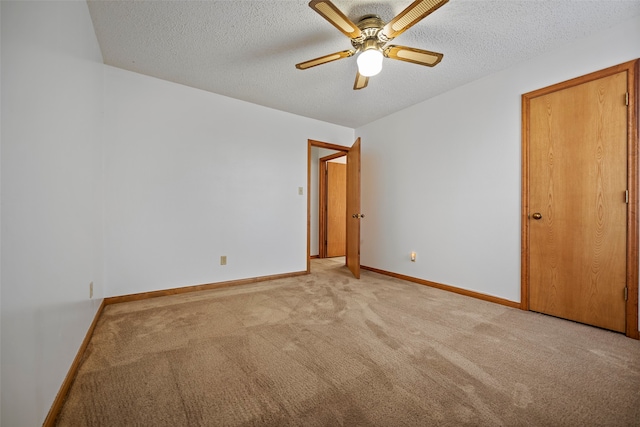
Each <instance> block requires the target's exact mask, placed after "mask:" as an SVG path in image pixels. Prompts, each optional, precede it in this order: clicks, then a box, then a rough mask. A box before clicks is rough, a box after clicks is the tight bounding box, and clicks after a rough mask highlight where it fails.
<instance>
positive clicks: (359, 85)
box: [353, 73, 369, 90]
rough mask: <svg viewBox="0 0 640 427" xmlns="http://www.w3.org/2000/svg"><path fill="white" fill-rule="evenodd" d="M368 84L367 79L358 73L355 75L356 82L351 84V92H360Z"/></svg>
mask: <svg viewBox="0 0 640 427" xmlns="http://www.w3.org/2000/svg"><path fill="white" fill-rule="evenodd" d="M367 84H369V77H365V76H363V75H362V74H360V73H356V81H355V83H354V84H353V90H360V89H364V88H365V87H367Z"/></svg>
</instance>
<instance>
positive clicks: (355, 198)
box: [347, 138, 362, 279]
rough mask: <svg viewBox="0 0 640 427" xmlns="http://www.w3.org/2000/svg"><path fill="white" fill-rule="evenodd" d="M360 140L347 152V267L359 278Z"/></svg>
mask: <svg viewBox="0 0 640 427" xmlns="http://www.w3.org/2000/svg"><path fill="white" fill-rule="evenodd" d="M361 217H362V216H361V213H360V138H358V139H357V140H356V142H355V143H354V144H353V146H352V147H351V148H350V149H349V151H348V152H347V267H349V270H351V272H352V273H353V275H354V276H355V277H356V278H357V279H359V278H360V219H361Z"/></svg>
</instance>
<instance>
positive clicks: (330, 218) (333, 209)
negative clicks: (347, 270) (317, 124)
mask: <svg viewBox="0 0 640 427" xmlns="http://www.w3.org/2000/svg"><path fill="white" fill-rule="evenodd" d="M326 165H327V173H326V178H327V184H326V187H325V188H326V190H327V191H326V196H327V201H326V207H327V223H326V240H325V241H326V245H327V247H326V256H327V257H338V256H345V254H346V249H347V242H346V239H347V165H346V164H344V163H336V162H327V163H326Z"/></svg>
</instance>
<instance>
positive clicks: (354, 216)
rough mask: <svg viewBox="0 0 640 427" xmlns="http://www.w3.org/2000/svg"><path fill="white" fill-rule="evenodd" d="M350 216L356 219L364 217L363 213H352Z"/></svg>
mask: <svg viewBox="0 0 640 427" xmlns="http://www.w3.org/2000/svg"><path fill="white" fill-rule="evenodd" d="M351 218H356V219H358V218H364V214H353V215H351Z"/></svg>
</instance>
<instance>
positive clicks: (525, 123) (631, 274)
mask: <svg viewBox="0 0 640 427" xmlns="http://www.w3.org/2000/svg"><path fill="white" fill-rule="evenodd" d="M639 64H640V60H633V61H629V62H626V63H623V64H620V65H616V66H614V67H610V68H607V69H604V70H601V71H596V72H594V73H590V74H587V75H585V76H581V77H577V78H575V79H571V80H568V81H565V82H562V83H558V84H555V85H552V86H549V87H545V88H542V89H539V90H536V91H533V92H529V93H526V94H524V95H522V210H521V224H522V237H521V242H522V243H521V245H522V246H521V304H520V305H521V308H522V309H523V310H529V287H530V283H529V277H530V276H529V273H530V270H529V269H530V262H529V261H530V259H529V249H530V246H529V244H530V242H529V217H528V216H529V213H530V212H529V208H530V207H529V195H530V188H529V172H530V170H529V148H530V141H529V113H530V109H529V104H530V100H531V99H533V98H535V97H538V96H542V95H546V94H548V93H552V92H555V91H558V90H563V89H566V88H569V87H573V86H577V85H580V84H583V83H586V82H590V81H593V80H597V79H600V78H603V77H607V76H610V75H613V74H617V73H620V72H626V73H627V92H628V96H627V98H628V101H627V103H628V106H627V189H628V191H629V203H628V204H627V242H626V246H627V263H626V264H627V274H626V282H627V289H628V294H627V301H626V330H625V334H626V335H627V336H628V337H631V338H635V339H639V333H638V266H639V260H638V255H639V252H638V242H639V235H638V229H639V228H638V218H639V214H638V207H639V206H638V196H639V195H638V140H639V137H638V72H639ZM621 102H623V100H621Z"/></svg>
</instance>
